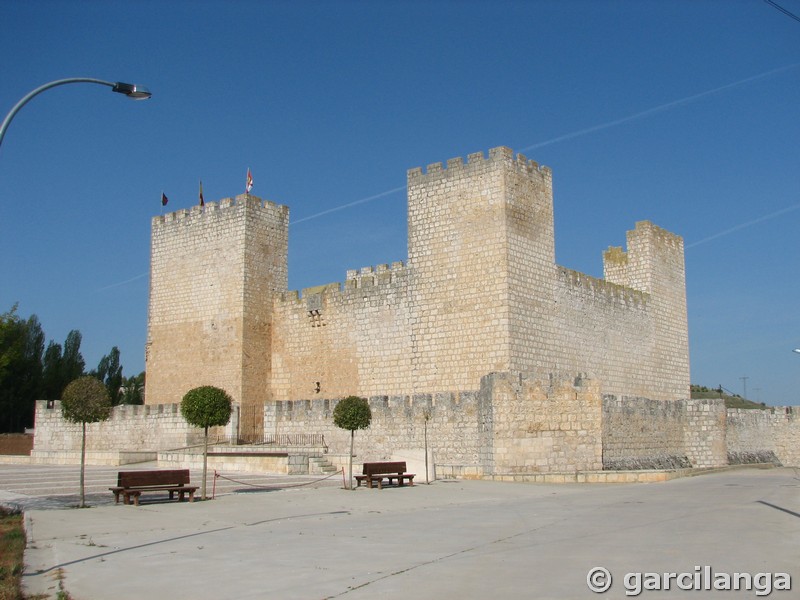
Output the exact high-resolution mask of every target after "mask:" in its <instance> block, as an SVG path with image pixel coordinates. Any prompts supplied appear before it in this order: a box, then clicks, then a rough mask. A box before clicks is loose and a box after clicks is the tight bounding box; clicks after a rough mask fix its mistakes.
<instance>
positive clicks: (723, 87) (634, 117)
mask: <svg viewBox="0 0 800 600" xmlns="http://www.w3.org/2000/svg"><path fill="white" fill-rule="evenodd" d="M798 66H800V63H794V64H791V65H786V66H783V67H778V68H777V69H772V70H770V71H765V72H764V73H759V74H758V75H751V76H750V77H746V78H744V79H740V80H739V81H734V82H733V83H727V84H725V85H721V86H719V87H716V88H714V89H711V90H706V91H705V92H700V93H699V94H692V95H691V96H686V97H685V98H680V99H679V100H673V101H672V102H667V103H666V104H660V105H658V106H654V107H653V108H648V109H647V110H643V111H641V112H638V113H634V114H632V115H628V116H627V117H621V118H619V119H614V120H613V121H608V122H607V123H601V124H600V125H594V126H592V127H587V128H585V129H579V130H578V131H573V132H571V133H565V134H564V135H560V136H558V137H555V138H552V139H549V140H546V141H544V142H539V143H537V144H532V145H530V146H525V147H524V148H521V149H520V150H519V151H520V152H527V151H528V150H534V149H536V148H543V147H544V146H549V145H551V144H556V143H558V142H564V141H567V140H573V139H575V138H578V137H582V136H584V135H589V134H590V133H595V132H598V131H603V130H604V129H610V128H611V127H616V126H617V125H622V124H623V123H629V122H631V121H636V120H637V119H644V118H646V117H649V116H652V115H655V114H658V113H660V112H664V111H667V110H670V109H673V108H676V107H678V106H683V105H684V104H690V103H692V102H695V101H696V100H700V99H701V98H705V97H706V96H711V95H713V94H719V93H720V92H724V91H726V90H730V89H733V88H736V87H739V86H743V85H746V84H748V83H752V82H753V81H758V80H759V79H765V78H767V77H771V76H772V75H777V74H778V73H783V72H784V71H789V70H790V69H794V68H797V67H798ZM404 189H406V188H405V186H403V187H397V188H394V189H391V190H388V191H386V192H381V193H380V194H375V195H374V196H369V197H367V198H362V199H361V200H356V201H355V202H349V203H347V204H342V205H341V206H336V207H334V208H329V209H327V210H323V211H322V212H318V213H315V214H313V215H309V216H307V217H303V218H302V219H298V220H297V221H293V222H292V224H293V225H297V224H298V223H303V222H304V221H310V220H312V219H316V218H319V217H322V216H324V215H327V214H330V213H332V212H337V211H340V210H344V209H346V208H350V207H351V206H356V205H358V204H365V203H366V202H371V201H372V200H377V199H378V198H382V197H384V196H388V195H389V194H394V193H396V192H399V191H401V190H404ZM777 214H783V213H782V212H779V213H777ZM777 214H776V215H774V216H777ZM764 218H771V217H770V216H767V217H764ZM746 226H747V225H743V227H746ZM698 243H699V242H698Z"/></svg>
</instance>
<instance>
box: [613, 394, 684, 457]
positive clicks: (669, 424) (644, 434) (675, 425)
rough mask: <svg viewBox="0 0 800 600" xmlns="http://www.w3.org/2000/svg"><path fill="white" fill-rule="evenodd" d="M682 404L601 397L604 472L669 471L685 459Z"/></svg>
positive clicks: (632, 398) (642, 399) (647, 399)
mask: <svg viewBox="0 0 800 600" xmlns="http://www.w3.org/2000/svg"><path fill="white" fill-rule="evenodd" d="M685 427H686V406H685V403H683V402H664V401H659V400H650V399H649V398H635V397H624V396H623V397H620V396H614V395H611V394H608V395H605V396H603V468H604V469H612V470H613V469H671V468H684V467H688V466H691V465H690V464H689V460H688V458H687V457H686V447H685V439H684V428H685Z"/></svg>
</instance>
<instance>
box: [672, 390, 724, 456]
mask: <svg viewBox="0 0 800 600" xmlns="http://www.w3.org/2000/svg"><path fill="white" fill-rule="evenodd" d="M684 403H685V405H686V426H685V427H684V442H683V443H684V446H685V448H686V456H687V457H688V458H689V462H691V464H692V466H693V467H722V466H725V465H727V464H728V452H727V449H726V447H725V435H726V414H725V402H724V401H722V400H718V399H717V400H714V399H708V400H685V401H684Z"/></svg>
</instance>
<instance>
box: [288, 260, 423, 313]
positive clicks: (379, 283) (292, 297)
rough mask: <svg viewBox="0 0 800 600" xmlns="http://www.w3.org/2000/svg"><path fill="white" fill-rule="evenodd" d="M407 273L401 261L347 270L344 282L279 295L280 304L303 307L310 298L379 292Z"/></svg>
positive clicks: (335, 297)
mask: <svg viewBox="0 0 800 600" xmlns="http://www.w3.org/2000/svg"><path fill="white" fill-rule="evenodd" d="M406 273H407V267H406V265H405V264H404V263H403V262H402V261H395V262H393V263H392V264H391V266H390V265H389V264H380V265H376V266H368V267H361V269H348V271H347V279H345V281H344V282H334V283H326V284H323V285H315V286H312V287H307V288H303V289H302V290H300V291H297V290H290V291H287V292H283V293H282V294H280V295H279V299H280V302H281V303H282V304H293V303H294V304H297V305H298V306H300V305H304V303H306V302H307V301H308V299H309V298H310V297H311V296H322V298H323V299H324V300H335V299H338V298H342V297H343V296H344V295H346V294H348V293H349V292H352V291H354V290H366V289H370V288H378V290H377V291H378V292H380V290H382V289H385V288H387V287H389V286H393V285H396V284H397V283H398V282H399V281H400V280H401V278H402V277H403V276H404V275H405V274H406Z"/></svg>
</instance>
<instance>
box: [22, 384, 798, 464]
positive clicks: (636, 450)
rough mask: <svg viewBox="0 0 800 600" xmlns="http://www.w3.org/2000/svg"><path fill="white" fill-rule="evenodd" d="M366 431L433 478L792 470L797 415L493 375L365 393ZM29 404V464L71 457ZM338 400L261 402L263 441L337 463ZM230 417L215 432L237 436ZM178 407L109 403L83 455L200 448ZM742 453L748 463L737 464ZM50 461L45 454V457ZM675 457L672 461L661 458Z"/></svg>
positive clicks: (52, 412)
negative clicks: (298, 440) (470, 386)
mask: <svg viewBox="0 0 800 600" xmlns="http://www.w3.org/2000/svg"><path fill="white" fill-rule="evenodd" d="M369 401H370V407H371V408H372V412H373V420H372V426H371V427H370V428H369V429H367V430H363V431H358V432H357V433H356V454H357V455H358V456H357V459H356V460H357V462H364V461H365V460H366V461H380V460H387V459H390V458H392V456H393V455H395V454H402V453H403V452H404V451H407V450H413V451H420V450H422V449H423V447H424V431H425V417H426V415H427V416H428V417H429V420H428V422H427V429H428V446H429V449H431V450H432V452H433V457H434V461H435V463H436V472H437V473H438V474H439V475H440V476H457V477H479V476H483V475H504V474H523V473H531V474H535V473H558V472H572V471H590V470H599V469H601V468H604V469H606V470H609V469H620V468H622V469H632V468H673V467H679V466H685V465H682V464H680V458H681V457H686V458H688V460H689V462H690V464H691V466H693V467H718V466H724V465H726V464H728V460H727V459H728V456H731V458H732V462H752V460H753V459H752V458H748V457H762V459H763V458H764V457H766V459H767V460H769V457H770V456H775V457H777V459H778V460H779V461H780V462H781V463H782V464H783V465H784V466H793V467H800V418H798V409H797V407H776V408H774V409H767V410H729V411H726V410H725V406H724V403H723V402H721V401H719V400H687V401H682V402H665V401H656V400H648V399H645V398H618V397H615V396H612V395H605V396H603V395H602V394H601V391H600V389H599V386H598V385H597V383H596V382H594V381H591V380H587V379H585V378H580V377H579V378H575V379H573V378H565V377H553V378H550V377H525V376H520V375H519V374H511V373H493V374H491V375H487V376H486V377H484V378H482V380H481V388H480V390H478V391H472V392H461V393H458V394H456V393H439V394H417V395H415V396H410V395H408V396H399V395H398V396H373V397H371V398H370V399H369ZM47 406H48V402H47V401H43V400H42V401H38V402H37V403H36V428H35V442H34V449H33V456H36V454H37V453H38V454H39V455H40V456H45V455H46V454H47V453H57V452H72V453H75V452H77V451H79V450H80V443H81V426H80V424H74V423H69V422H67V421H65V420H64V419H63V417H62V416H61V405H60V402H54V403H52V408H47ZM335 406H336V400H322V399H319V400H299V401H278V402H270V403H267V404H265V405H264V426H265V430H264V433H265V434H324V436H325V440H326V443H327V444H328V446H329V448H330V452H331V453H332V454H340V455H346V453H347V451H348V450H349V447H350V446H349V444H350V434H349V432H347V431H345V430H342V429H339V428H338V427H336V426H335V425H334V424H333V409H334V407H335ZM236 417H237V412H236V411H234V414H233V415H232V419H231V423H230V424H229V425H228V426H227V427H226V428H220V431H219V433H220V435H222V436H231V435H232V434H234V433H235V431H236V428H237V419H236ZM202 437H203V432H202V430H201V429H199V428H196V427H191V426H189V425H188V424H187V423H186V421H185V420H184V419H183V417H182V416H181V415H180V409H179V405H177V404H165V405H144V406H125V405H122V406H117V407H115V408H114V409H113V412H112V416H111V418H110V419H109V420H108V421H104V422H102V423H94V424H89V425H88V426H87V450H88V451H89V452H137V451H138V452H145V451H153V452H155V451H163V450H169V449H175V448H182V447H185V446H190V445H196V444H201V443H202ZM743 457H744V458H745V459H746V460H743ZM51 458H52V455H51ZM670 461H675V462H670Z"/></svg>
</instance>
